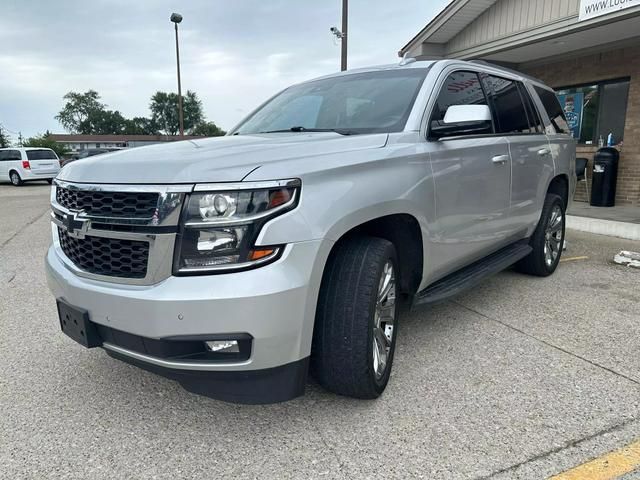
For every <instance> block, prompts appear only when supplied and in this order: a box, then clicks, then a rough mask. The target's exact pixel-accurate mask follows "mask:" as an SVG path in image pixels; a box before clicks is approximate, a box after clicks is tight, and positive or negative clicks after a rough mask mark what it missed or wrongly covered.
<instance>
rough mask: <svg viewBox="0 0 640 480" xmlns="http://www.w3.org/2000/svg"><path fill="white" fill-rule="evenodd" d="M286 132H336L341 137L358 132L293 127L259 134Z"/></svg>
mask: <svg viewBox="0 0 640 480" xmlns="http://www.w3.org/2000/svg"><path fill="white" fill-rule="evenodd" d="M284 132H335V133H338V134H340V135H353V134H355V133H356V132H354V131H353V130H346V129H342V128H307V127H291V128H285V129H283V130H268V131H266V132H258V133H284Z"/></svg>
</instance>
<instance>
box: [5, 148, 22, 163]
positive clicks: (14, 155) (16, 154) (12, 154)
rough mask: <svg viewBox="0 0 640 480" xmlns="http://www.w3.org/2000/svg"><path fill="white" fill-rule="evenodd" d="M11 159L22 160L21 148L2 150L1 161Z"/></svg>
mask: <svg viewBox="0 0 640 480" xmlns="http://www.w3.org/2000/svg"><path fill="white" fill-rule="evenodd" d="M11 160H22V156H21V155H20V150H0V162H3V161H4V162H9V161H11Z"/></svg>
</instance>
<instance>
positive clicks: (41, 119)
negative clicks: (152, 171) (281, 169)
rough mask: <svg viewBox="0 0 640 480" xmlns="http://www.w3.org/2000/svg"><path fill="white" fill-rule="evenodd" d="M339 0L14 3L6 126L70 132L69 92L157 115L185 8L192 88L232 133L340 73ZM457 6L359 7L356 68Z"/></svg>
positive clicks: (0, 64)
mask: <svg viewBox="0 0 640 480" xmlns="http://www.w3.org/2000/svg"><path fill="white" fill-rule="evenodd" d="M340 3H341V2H339V0H333V1H323V2H318V1H315V0H298V1H295V2H294V1H292V0H270V1H268V2H265V1H259V0H245V1H242V2H212V1H209V0H192V1H190V2H188V3H187V2H179V1H177V0H173V1H172V0H138V1H135V2H132V1H130V0H92V1H91V2H87V1H84V0H65V1H60V2H41V1H35V0H9V1H8V5H3V9H4V11H3V15H2V16H1V17H0V42H1V43H2V45H3V48H2V51H1V52H0V124H3V125H4V126H5V127H6V128H9V129H10V130H12V131H22V133H23V135H25V136H28V135H33V134H35V133H38V132H43V131H45V130H47V129H48V130H51V131H55V132H62V131H63V129H62V128H61V126H60V125H59V124H58V123H57V122H56V120H55V119H54V116H55V115H56V113H57V112H58V111H59V110H60V108H61V107H62V96H63V95H64V94H65V93H66V92H68V91H70V90H75V91H86V90H88V89H94V90H97V91H98V92H100V94H101V96H102V101H103V102H104V103H106V104H108V105H109V108H112V109H116V110H120V111H121V112H122V113H123V114H124V115H126V116H139V115H148V103H149V98H150V97H151V95H153V93H154V92H155V91H157V90H165V91H175V90H176V76H175V75H176V73H175V43H174V42H175V39H174V32H173V28H172V24H171V23H170V22H169V15H170V14H171V12H173V11H178V12H180V13H181V14H182V15H183V16H184V21H183V22H182V23H181V24H180V27H179V28H180V55H181V72H182V83H183V89H184V90H186V89H189V90H194V91H196V92H197V93H198V95H199V96H200V98H201V99H202V101H203V105H204V108H205V113H206V115H207V118H209V119H210V120H213V121H215V122H216V123H218V124H219V125H221V126H222V127H223V128H227V129H228V128H230V127H232V126H233V125H234V124H235V123H237V122H238V121H239V120H240V119H241V118H242V117H243V116H244V115H246V114H247V113H248V112H250V111H251V110H252V109H253V108H255V107H256V106H257V105H258V104H260V103H261V102H262V101H264V100H265V99H267V98H269V97H270V96H272V95H273V94H275V93H276V92H278V91H279V90H281V89H283V88H285V87H286V86H288V85H290V84H292V83H296V82H300V81H303V80H307V79H310V78H313V77H317V76H321V75H326V74H328V73H332V72H334V71H337V70H338V69H339V65H340V58H339V57H340V47H339V46H337V45H335V44H334V42H333V39H332V37H331V34H330V33H329V27H330V26H332V25H337V26H339V24H340ZM445 3H446V0H439V1H436V2H425V1H424V0H406V1H405V2H403V4H402V8H400V6H399V5H398V4H397V3H396V2H388V1H386V0H369V1H367V0H352V1H351V2H350V17H349V19H350V20H349V26H350V29H349V66H350V68H354V67H360V66H365V65H371V64H380V63H391V62H396V61H397V57H396V52H397V51H398V49H399V48H400V47H401V46H402V45H404V44H405V43H406V42H407V41H408V40H409V39H410V38H411V37H412V36H413V35H414V34H415V33H416V32H417V31H418V30H420V29H421V28H422V27H423V26H424V24H425V23H426V22H427V21H428V20H429V19H430V18H431V17H432V16H433V15H434V14H435V13H436V11H437V10H438V9H440V8H441V7H442V6H443V5H444V4H445Z"/></svg>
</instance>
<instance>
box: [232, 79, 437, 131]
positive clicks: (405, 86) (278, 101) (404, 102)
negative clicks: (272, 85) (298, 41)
mask: <svg viewBox="0 0 640 480" xmlns="http://www.w3.org/2000/svg"><path fill="white" fill-rule="evenodd" d="M426 72H427V70H426V69H423V68H412V69H399V70H383V71H377V72H367V73H355V74H351V75H344V76H339V77H331V78H326V79H323V80H315V81H312V82H307V83H304V84H301V85H295V86H293V87H290V88H288V89H286V90H285V91H283V92H282V93H280V94H279V95H277V96H276V97H274V98H273V99H271V100H270V101H269V102H267V103H266V104H265V105H263V106H262V107H261V108H260V109H259V110H258V111H257V112H255V113H254V114H253V115H252V116H251V117H249V118H248V119H247V120H246V121H245V122H244V123H242V124H241V125H240V126H239V127H238V128H237V129H236V130H235V131H234V134H240V135H242V134H251V133H271V132H282V131H285V132H286V131H297V132H303V131H314V130H316V131H337V132H338V133H342V134H347V135H348V134H356V133H378V132H383V133H387V132H399V131H401V130H402V129H403V128H404V125H405V123H406V121H407V118H408V117H409V113H410V112H411V107H412V106H413V102H414V100H415V99H416V96H417V95H418V90H419V89H420V86H421V85H422V82H423V80H424V78H425V76H426Z"/></svg>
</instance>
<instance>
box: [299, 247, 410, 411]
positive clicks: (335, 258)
mask: <svg viewBox="0 0 640 480" xmlns="http://www.w3.org/2000/svg"><path fill="white" fill-rule="evenodd" d="M397 265H398V262H397V257H396V251H395V248H394V246H393V244H392V243H391V242H389V241H387V240H384V239H381V238H375V237H355V238H351V239H348V240H346V241H344V242H342V243H341V244H339V245H338V246H336V249H335V250H334V252H333V253H332V255H331V257H330V259H329V261H328V262H327V266H326V269H325V273H324V277H323V280H322V286H321V288H320V295H319V298H318V307H317V311H316V322H315V328H314V336H313V348H312V356H311V371H312V373H313V375H314V376H315V377H316V379H317V380H318V382H319V383H320V384H321V385H322V386H323V387H325V388H326V389H327V390H330V391H332V392H335V393H338V394H341V395H348V396H351V397H357V398H376V397H378V396H379V395H380V394H381V393H382V392H383V391H384V389H385V387H386V386H387V382H388V381H389V375H390V373H391V366H392V363H393V356H394V352H395V345H396V336H397V329H398V325H397V321H396V320H397V304H396V298H397V296H398V290H397V289H398V280H399V278H398V267H397Z"/></svg>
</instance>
